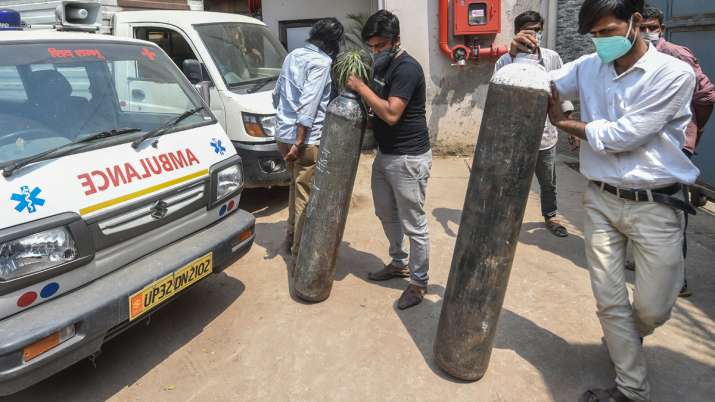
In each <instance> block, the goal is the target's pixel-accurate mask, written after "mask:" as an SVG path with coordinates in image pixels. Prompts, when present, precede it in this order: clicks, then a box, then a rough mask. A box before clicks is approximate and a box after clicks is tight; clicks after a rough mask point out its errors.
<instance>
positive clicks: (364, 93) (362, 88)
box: [346, 75, 407, 126]
mask: <svg viewBox="0 0 715 402" xmlns="http://www.w3.org/2000/svg"><path fill="white" fill-rule="evenodd" d="M346 86H347V87H348V88H349V89H350V90H352V91H354V92H355V93H357V94H358V95H360V97H362V99H363V100H364V101H365V103H366V104H367V105H368V106H369V107H370V108H371V109H372V111H373V112H374V113H375V115H376V116H377V117H379V118H380V120H382V121H384V122H385V123H387V124H389V125H391V126H394V125H395V124H397V123H398V122H399V121H400V119H401V118H402V114H403V113H404V112H405V109H406V108H407V100H405V99H402V98H400V97H398V96H390V97H388V98H387V100H384V99H382V98H380V97H379V96H377V94H376V93H375V92H373V91H372V89H370V87H368V86H367V84H365V82H363V80H361V79H359V78H357V77H355V76H354V75H353V76H351V77H350V78H348V82H347V84H346Z"/></svg>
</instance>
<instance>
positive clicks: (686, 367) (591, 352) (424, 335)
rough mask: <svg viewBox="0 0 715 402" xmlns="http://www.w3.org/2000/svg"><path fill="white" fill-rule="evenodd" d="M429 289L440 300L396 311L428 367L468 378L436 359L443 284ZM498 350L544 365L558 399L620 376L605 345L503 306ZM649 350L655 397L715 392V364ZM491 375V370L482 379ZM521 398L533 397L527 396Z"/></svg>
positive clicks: (574, 397) (542, 368)
mask: <svg viewBox="0 0 715 402" xmlns="http://www.w3.org/2000/svg"><path fill="white" fill-rule="evenodd" d="M429 292H430V293H431V294H436V295H438V296H439V300H438V301H434V300H428V299H425V300H424V301H423V302H422V303H421V304H420V305H419V306H416V307H413V308H410V309H407V310H404V311H402V310H398V309H397V308H396V307H395V312H396V314H397V315H398V317H399V318H400V320H401V321H402V323H403V325H404V326H405V328H406V329H407V331H408V332H409V334H410V336H411V337H412V340H413V341H414V343H415V345H416V346H417V348H418V349H419V351H420V353H421V354H422V356H423V358H424V361H425V363H426V364H427V366H428V367H429V368H430V369H431V370H432V371H433V372H434V373H435V374H437V375H439V376H440V377H442V378H443V379H445V380H448V381H452V382H455V383H465V382H463V381H460V380H458V379H455V378H452V377H450V376H448V375H446V374H444V373H443V372H442V371H441V369H440V368H439V367H438V366H437V364H436V362H435V360H434V355H433V347H434V341H435V337H436V334H437V324H438V320H439V314H440V311H441V308H442V296H443V294H444V288H443V287H442V286H430V291H429ZM494 349H498V350H499V349H501V350H510V351H513V352H514V353H516V354H517V355H518V356H519V357H521V358H522V359H524V360H525V361H526V362H528V364H530V365H531V366H533V367H534V368H536V369H537V370H539V372H540V374H541V377H542V378H543V381H544V383H545V386H546V388H547V392H548V394H549V397H550V398H551V399H552V400H554V401H564V402H566V401H568V402H573V401H575V400H577V399H578V397H579V396H580V395H581V393H583V392H584V391H585V390H586V389H588V388H591V387H610V386H611V385H612V383H613V379H614V377H615V372H614V371H613V367H612V364H611V362H610V360H609V357H608V351H607V350H606V347H605V346H604V345H603V344H579V343H568V342H566V341H565V340H564V339H563V338H561V337H559V336H558V335H556V334H554V333H552V332H551V331H549V330H547V329H544V328H542V327H540V326H539V325H537V324H535V323H534V322H533V321H531V320H529V319H527V318H525V317H523V316H521V315H519V314H517V313H514V312H512V311H510V310H508V309H503V310H502V313H501V317H500V319H499V326H498V329H497V335H496V337H495V340H494ZM645 351H646V356H647V359H648V364H649V368H650V371H649V378H650V381H651V385H652V387H653V400H657V401H695V400H696V399H697V397H696V399H692V398H693V396H694V395H700V396H703V395H711V394H712V389H713V386H715V378H714V376H712V373H713V372H714V371H713V370H715V367H713V366H710V365H707V364H704V363H702V362H700V361H697V360H694V359H692V358H690V357H688V356H686V355H684V354H681V353H678V352H675V351H673V350H670V349H668V348H665V347H660V346H657V347H651V346H648V341H647V340H646V347H645ZM502 356H508V355H502ZM494 359H495V357H494V356H492V358H491V365H495V364H499V362H496V361H495V360H494ZM513 373H514V375H515V376H520V375H522V372H521V371H520V370H519V369H518V366H515V367H514V368H513ZM490 380H491V379H489V371H487V374H486V376H485V377H484V379H483V380H482V381H490ZM496 381H498V379H496ZM522 400H524V401H527V400H531V399H530V398H529V396H526V395H525V396H524V399H522Z"/></svg>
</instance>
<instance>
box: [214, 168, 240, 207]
mask: <svg viewBox="0 0 715 402" xmlns="http://www.w3.org/2000/svg"><path fill="white" fill-rule="evenodd" d="M242 187H243V169H242V168H241V165H232V166H229V167H226V168H223V169H221V170H219V171H218V173H217V174H216V200H217V201H220V200H223V199H225V198H227V197H228V196H230V195H231V194H234V193H236V192H238V191H239V190H240V189H241V188H242Z"/></svg>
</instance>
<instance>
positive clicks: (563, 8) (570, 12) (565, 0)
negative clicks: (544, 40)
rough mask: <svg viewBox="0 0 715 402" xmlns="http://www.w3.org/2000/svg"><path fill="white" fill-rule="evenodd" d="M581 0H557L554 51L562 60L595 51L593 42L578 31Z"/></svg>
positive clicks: (573, 58)
mask: <svg viewBox="0 0 715 402" xmlns="http://www.w3.org/2000/svg"><path fill="white" fill-rule="evenodd" d="M581 4H583V0H558V12H557V15H558V17H557V19H558V24H557V28H556V51H557V52H559V54H561V58H563V59H564V62H569V61H572V60H576V59H578V58H579V57H581V56H583V55H584V54H588V53H593V52H594V51H595V49H594V47H593V42H592V41H591V39H589V38H588V36H586V35H581V34H579V33H578V12H579V10H580V9H581Z"/></svg>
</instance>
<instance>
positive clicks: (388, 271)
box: [367, 263, 410, 282]
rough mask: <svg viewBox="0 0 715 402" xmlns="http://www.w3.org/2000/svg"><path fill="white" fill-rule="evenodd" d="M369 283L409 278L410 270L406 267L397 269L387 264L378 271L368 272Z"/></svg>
mask: <svg viewBox="0 0 715 402" xmlns="http://www.w3.org/2000/svg"><path fill="white" fill-rule="evenodd" d="M367 277H368V279H370V280H371V281H376V282H382V281H386V280H389V279H392V278H409V277H410V269H409V268H408V267H398V266H395V265H393V264H392V263H389V264H387V265H385V267H384V268H382V269H381V270H379V271H376V272H370V273H368V274H367Z"/></svg>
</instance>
